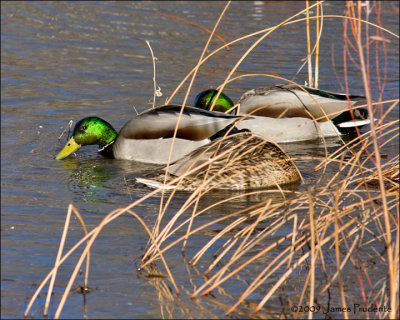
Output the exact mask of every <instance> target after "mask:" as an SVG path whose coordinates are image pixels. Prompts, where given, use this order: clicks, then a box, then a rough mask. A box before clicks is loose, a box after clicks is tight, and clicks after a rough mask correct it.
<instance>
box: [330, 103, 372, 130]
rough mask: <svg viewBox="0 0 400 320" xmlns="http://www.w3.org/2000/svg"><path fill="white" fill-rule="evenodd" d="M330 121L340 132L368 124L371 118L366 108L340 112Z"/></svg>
mask: <svg viewBox="0 0 400 320" xmlns="http://www.w3.org/2000/svg"><path fill="white" fill-rule="evenodd" d="M332 122H333V123H334V125H335V126H336V127H337V128H338V129H339V130H340V131H341V132H343V133H346V132H350V131H354V130H355V128H361V127H363V126H365V125H366V124H370V123H371V120H370V119H369V118H368V110H367V109H357V110H353V111H345V112H343V113H341V114H340V115H338V116H337V117H336V118H334V119H333V120H332Z"/></svg>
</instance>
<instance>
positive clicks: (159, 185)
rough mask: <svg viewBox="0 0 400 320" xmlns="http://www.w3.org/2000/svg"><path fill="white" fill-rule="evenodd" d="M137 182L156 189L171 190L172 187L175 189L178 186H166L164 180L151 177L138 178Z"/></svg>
mask: <svg viewBox="0 0 400 320" xmlns="http://www.w3.org/2000/svg"><path fill="white" fill-rule="evenodd" d="M136 182H138V183H142V184H145V185H146V186H148V187H150V188H154V189H158V188H160V189H164V190H170V189H175V188H176V186H166V185H164V184H163V183H162V182H159V181H156V180H151V179H145V178H136Z"/></svg>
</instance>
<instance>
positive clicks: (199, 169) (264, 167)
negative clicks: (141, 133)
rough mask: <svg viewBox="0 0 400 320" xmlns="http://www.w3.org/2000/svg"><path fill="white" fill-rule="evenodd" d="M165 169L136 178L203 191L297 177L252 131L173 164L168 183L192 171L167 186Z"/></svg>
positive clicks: (272, 184) (273, 148) (272, 183)
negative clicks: (201, 189)
mask: <svg viewBox="0 0 400 320" xmlns="http://www.w3.org/2000/svg"><path fill="white" fill-rule="evenodd" d="M192 169H193V170H192ZM165 170H166V168H164V169H163V170H161V171H160V172H158V173H156V174H154V173H152V174H150V176H148V177H145V178H136V181H137V182H139V183H143V184H146V185H148V186H150V187H153V188H158V187H162V188H166V189H175V188H176V189H177V190H185V191H194V190H196V189H197V188H199V187H201V186H202V188H203V190H208V189H211V188H215V189H230V190H244V189H253V188H267V187H276V186H278V185H284V184H289V183H293V182H296V181H297V180H299V178H300V172H299V170H298V169H297V167H296V165H295V164H294V162H293V161H292V160H291V159H290V158H289V156H288V155H287V154H286V153H285V152H284V151H283V150H282V149H281V148H280V147H279V146H278V145H277V144H275V143H272V142H270V141H267V140H265V139H262V138H260V137H258V136H257V135H254V134H252V133H251V132H239V133H235V134H231V135H229V136H224V137H220V138H218V139H216V140H214V141H212V142H210V143H209V144H207V145H204V146H201V147H200V148H198V149H196V150H194V151H192V152H191V153H189V154H187V155H186V156H184V157H182V158H181V159H179V160H178V161H176V162H175V163H172V164H171V165H170V166H169V168H168V173H169V174H168V178H167V183H168V182H170V181H171V180H173V179H174V178H177V177H181V176H183V175H184V174H185V173H186V172H188V171H191V170H192V171H193V172H191V173H190V174H188V175H186V176H183V177H182V179H181V180H180V181H176V182H175V183H174V184H172V185H170V186H166V185H164V184H163V182H164V179H165Z"/></svg>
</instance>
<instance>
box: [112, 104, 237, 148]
mask: <svg viewBox="0 0 400 320" xmlns="http://www.w3.org/2000/svg"><path fill="white" fill-rule="evenodd" d="M181 108H182V107H181V106H176V105H166V106H161V107H157V108H154V109H150V110H148V111H145V112H143V113H141V114H140V115H138V116H137V117H135V118H133V119H132V120H130V121H129V122H127V123H126V124H125V125H124V126H123V128H122V129H121V131H120V134H119V135H120V136H121V137H123V138H124V139H160V138H164V139H165V138H172V137H173V134H174V131H175V127H176V124H177V121H178V118H179V114H180V111H181ZM241 118H242V116H236V115H231V114H225V113H222V112H217V111H208V110H202V109H198V108H194V107H188V106H187V107H185V108H184V110H183V112H182V116H181V119H180V122H179V127H178V131H177V134H176V137H177V138H180V139H185V140H192V141H199V140H204V139H207V138H209V137H211V136H213V135H214V134H216V133H217V132H218V131H220V130H222V129H224V128H225V127H226V126H228V125H230V124H232V123H233V122H235V121H238V120H239V119H241Z"/></svg>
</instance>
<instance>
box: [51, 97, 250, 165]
mask: <svg viewBox="0 0 400 320" xmlns="http://www.w3.org/2000/svg"><path fill="white" fill-rule="evenodd" d="M180 111H181V106H175V105H168V106H161V107H157V108H154V109H150V110H147V111H145V112H143V113H141V114H140V115H138V116H136V117H135V118H133V119H132V120H130V121H128V122H127V123H126V124H125V125H124V126H123V127H122V129H121V131H120V132H119V133H117V131H116V130H115V129H114V128H113V127H112V125H111V124H109V123H108V122H107V121H105V120H103V119H101V118H98V117H87V118H84V119H82V120H80V121H78V122H77V123H76V125H75V128H74V130H73V132H72V136H71V138H70V139H69V141H68V142H67V144H66V145H65V147H64V148H63V149H62V150H61V151H60V153H59V154H58V155H57V156H56V159H57V160H61V159H64V158H66V157H67V156H69V155H70V154H72V153H74V152H75V151H77V150H78V149H79V148H80V147H82V146H84V145H91V144H97V145H98V146H99V149H98V151H99V153H100V154H102V155H104V156H106V157H111V158H115V159H126V160H135V161H141V162H147V163H156V164H166V163H167V161H168V156H169V153H170V147H171V142H172V137H173V134H174V131H175V127H176V123H177V120H178V117H179V113H180ZM240 118H242V117H241V116H236V115H231V114H225V113H222V112H216V111H207V110H202V109H198V108H194V107H188V106H187V107H185V109H184V111H183V113H182V116H181V119H180V122H179V128H178V131H177V134H176V139H175V142H174V148H173V151H172V155H171V162H174V161H176V160H178V159H180V158H181V157H183V156H184V155H186V154H188V153H189V152H191V151H193V150H195V149H197V148H199V147H201V146H203V145H206V144H207V143H209V142H210V141H212V140H213V139H216V138H217V137H219V136H222V135H223V134H224V133H225V131H227V130H228V128H229V126H232V125H233V124H234V122H236V121H238V120H239V119H240ZM235 130H237V129H234V130H233V132H235Z"/></svg>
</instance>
